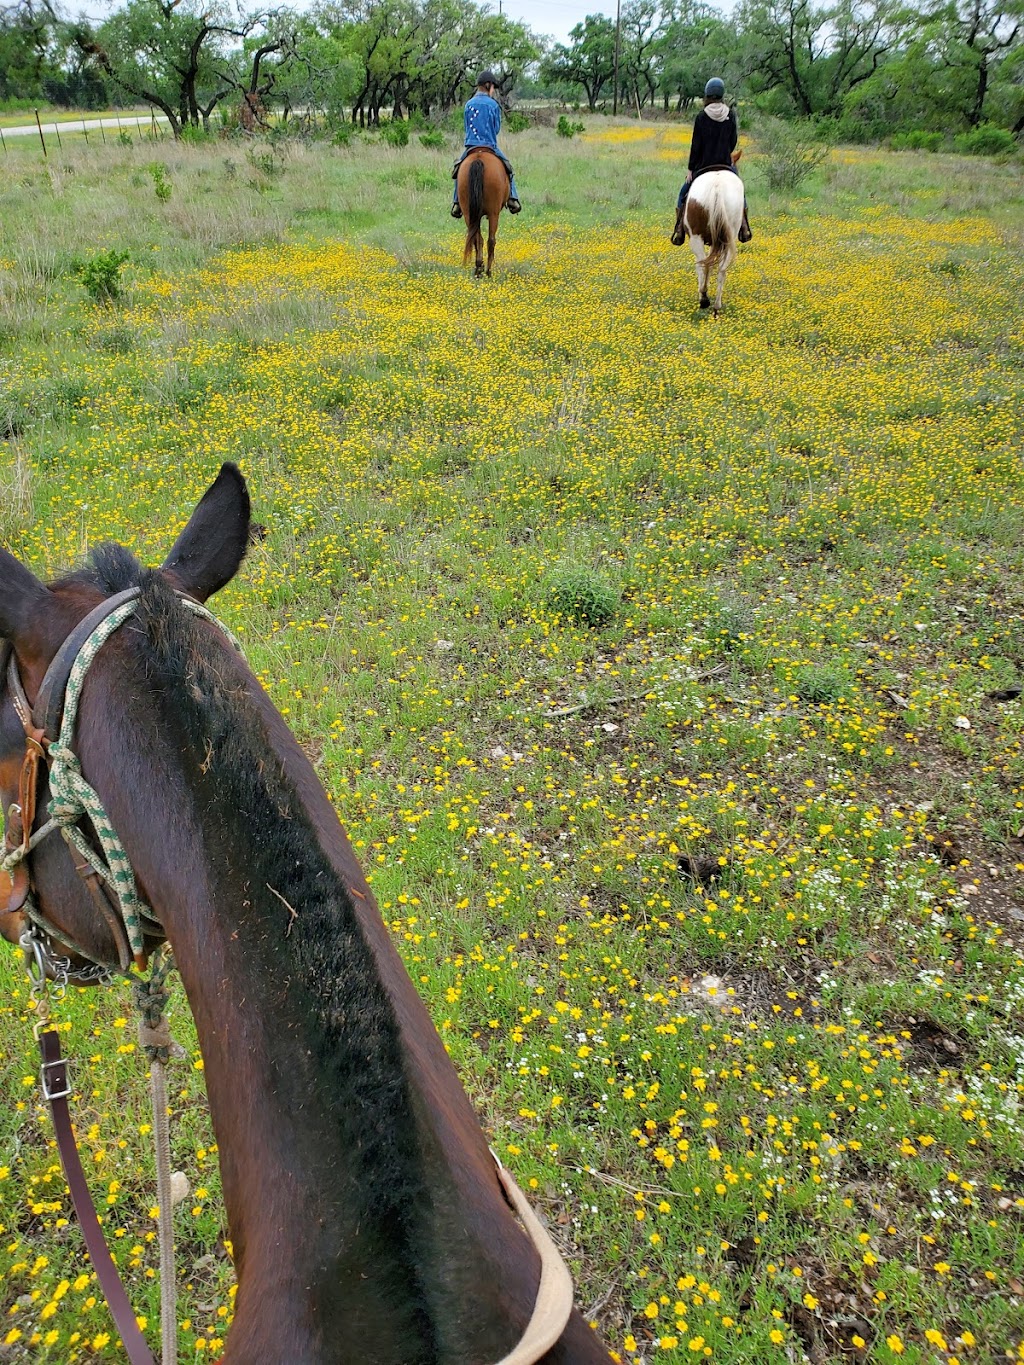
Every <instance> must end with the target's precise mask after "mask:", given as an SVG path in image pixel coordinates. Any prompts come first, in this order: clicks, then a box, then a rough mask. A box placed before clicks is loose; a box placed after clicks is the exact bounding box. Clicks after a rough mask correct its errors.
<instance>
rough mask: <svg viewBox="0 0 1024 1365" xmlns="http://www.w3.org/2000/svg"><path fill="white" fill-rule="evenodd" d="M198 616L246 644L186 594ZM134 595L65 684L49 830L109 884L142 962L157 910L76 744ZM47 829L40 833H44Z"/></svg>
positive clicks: (94, 638) (54, 747) (82, 653)
mask: <svg viewBox="0 0 1024 1365" xmlns="http://www.w3.org/2000/svg"><path fill="white" fill-rule="evenodd" d="M179 600H180V601H181V603H182V605H183V606H185V607H187V608H188V610H189V611H191V612H192V614H193V615H194V616H199V617H201V618H202V619H203V620H206V621H210V622H211V623H212V624H213V625H215V626H217V628H218V629H219V630H221V631H223V633H224V634H225V635H226V636H227V637H228V639H229V640H230V641H231V643H232V644H233V645H234V647H235V649H236V650H238V652H239V653H240V654H241V653H242V646H241V645H240V644H239V642H238V640H236V639H235V637H234V635H232V634H231V632H230V631H229V630H227V629H226V628H225V627H224V626H223V625H221V623H220V622H219V621H218V620H217V618H216V617H215V616H214V615H213V613H212V612H210V611H207V609H206V608H205V607H204V606H203V605H202V604H201V603H199V602H195V601H193V600H192V599H191V598H188V597H181V598H180V599H179ZM136 605H137V601H136V599H134V598H133V599H132V600H131V601H130V602H125V603H124V604H123V605H122V606H120V607H118V608H117V609H116V611H112V612H111V613H110V615H109V616H107V617H106V618H105V619H104V620H103V621H101V622H100V624H99V625H98V626H97V627H96V629H95V630H94V631H93V633H92V634H91V635H90V636H89V638H88V639H87V640H86V642H85V644H83V646H82V648H81V649H80V650H79V651H78V655H77V656H76V658H75V662H74V663H73V664H72V666H71V672H70V674H69V676H68V682H67V688H66V690H65V693H64V716H63V719H62V721H61V726H60V735H59V736H58V739H57V742H56V743H55V744H51V745H50V765H51V766H50V804H49V808H48V810H49V814H50V816H51V820H50V822H49V824H48V825H47V826H46V832H49V830H50V829H51V828H54V827H56V828H59V829H60V832H61V834H62V835H63V836H64V838H65V839H66V840H67V842H68V843H69V844H72V845H73V846H74V847H75V848H76V849H77V850H78V852H79V853H80V854H81V855H82V857H83V858H84V859H85V860H86V862H87V863H88V864H89V866H90V867H91V868H92V869H93V871H94V872H95V873H96V875H97V876H99V877H102V878H103V880H104V881H105V882H106V883H107V884H108V885H109V886H110V887H111V889H112V890H113V891H114V894H115V895H116V896H117V899H118V903H119V904H120V906H121V916H122V918H123V919H124V927H125V929H126V931H127V934H128V943H129V945H130V947H131V951H132V955H133V956H134V958H135V961H136V963H137V964H138V965H139V966H142V964H143V962H144V961H145V950H144V946H143V937H142V917H143V916H146V917H147V918H148V919H153V918H154V916H153V913H152V911H151V910H150V908H149V906H148V905H147V904H146V903H145V901H143V900H142V899H141V898H140V896H139V893H138V888H137V886H136V884H135V873H134V872H133V871H132V865H131V862H130V861H129V859H128V855H127V854H126V853H125V851H124V845H123V844H122V843H121V840H120V839H119V838H118V837H117V831H116V830H115V829H114V827H113V825H112V824H111V823H110V820H109V818H108V816H107V813H106V811H105V810H104V809H103V803H102V802H101V801H100V798H99V796H98V795H97V794H96V791H95V789H94V788H93V787H92V786H90V784H89V783H88V782H87V781H86V780H85V778H84V776H83V775H82V764H81V761H80V760H79V757H78V755H77V754H76V753H75V751H74V749H73V748H72V744H73V743H74V738H75V724H76V722H77V719H78V703H79V701H80V700H81V695H82V686H83V684H84V682H85V678H86V674H87V673H88V672H89V668H90V666H91V665H92V662H93V660H94V659H95V658H96V655H97V654H98V653H99V651H100V649H101V648H102V647H103V645H104V644H105V643H106V642H107V640H109V639H110V637H111V635H113V634H114V632H115V631H116V630H118V629H119V627H120V626H122V625H123V624H124V622H125V621H126V620H127V619H128V617H129V616H131V615H132V613H133V612H134V611H135V608H136ZM83 815H87V816H88V817H89V819H90V820H91V821H92V824H93V828H94V829H95V831H96V834H97V837H98V838H99V841H100V847H101V848H102V850H103V856H102V857H100V856H98V855H97V854H96V852H95V851H94V849H93V848H92V846H91V845H90V844H89V842H88V841H87V839H86V838H85V835H84V834H83V833H82V831H81V830H80V829H79V828H78V821H79V820H80V819H81V818H82V816H83ZM42 834H43V831H42V830H40V831H39V835H40V837H42Z"/></svg>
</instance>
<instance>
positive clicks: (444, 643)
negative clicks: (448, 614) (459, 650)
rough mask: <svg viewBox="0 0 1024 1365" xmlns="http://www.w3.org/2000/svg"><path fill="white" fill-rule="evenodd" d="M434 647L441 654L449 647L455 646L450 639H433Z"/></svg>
mask: <svg viewBox="0 0 1024 1365" xmlns="http://www.w3.org/2000/svg"><path fill="white" fill-rule="evenodd" d="M434 648H435V649H436V650H438V651H440V653H442V654H443V653H445V652H446V651H447V650H449V649H454V648H455V646H454V645H453V644H452V642H451V640H435V641H434Z"/></svg>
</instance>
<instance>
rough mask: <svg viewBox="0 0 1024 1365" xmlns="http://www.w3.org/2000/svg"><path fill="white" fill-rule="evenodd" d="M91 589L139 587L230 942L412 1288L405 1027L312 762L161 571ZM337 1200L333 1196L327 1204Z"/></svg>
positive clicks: (112, 553)
mask: <svg viewBox="0 0 1024 1365" xmlns="http://www.w3.org/2000/svg"><path fill="white" fill-rule="evenodd" d="M85 573H86V577H87V578H88V580H89V581H92V582H96V581H97V580H101V581H102V582H104V583H105V584H111V585H113V584H114V583H117V584H122V583H125V580H126V579H127V580H128V581H127V583H126V585H127V586H133V585H134V584H133V582H132V579H133V578H134V581H135V582H137V583H138V584H139V586H140V587H141V589H142V591H141V594H140V597H139V603H138V613H139V616H140V618H141V619H142V621H143V622H144V624H145V626H146V630H145V632H141V631H136V632H123V633H122V634H121V636H120V639H121V640H122V641H123V642H125V647H127V648H129V649H132V650H135V651H141V657H140V658H139V662H140V663H141V665H142V668H143V670H144V676H145V679H146V685H147V687H148V689H149V690H150V692H151V693H152V695H153V696H154V698H155V699H156V704H157V706H158V707H159V709H160V718H161V726H162V727H166V731H167V733H168V734H169V736H170V738H171V743H172V744H173V745H174V747H175V748H176V749H177V750H178V752H180V753H182V755H183V756H184V761H183V765H182V766H183V769H184V772H185V780H186V783H187V785H188V788H189V791H190V793H191V795H192V797H193V799H194V801H195V806H196V816H197V819H198V820H199V821H200V822H201V827H202V830H203V838H204V843H205V845H206V849H207V857H208V859H209V861H210V864H211V865H213V866H217V867H218V868H229V869H231V871H230V873H228V874H227V875H229V876H233V877H234V878H235V880H236V881H237V895H234V894H233V895H232V896H231V898H230V901H229V904H230V905H231V910H232V912H233V913H235V914H236V916H237V923H236V924H233V925H232V926H231V927H232V929H233V930H234V931H235V932H236V933H237V934H238V935H239V936H240V938H241V941H242V942H243V943H244V944H245V953H246V957H247V962H248V963H249V964H250V966H251V970H252V971H253V973H254V975H255V976H256V978H257V980H258V981H259V982H260V989H261V990H264V989H265V990H266V991H267V992H268V993H272V994H273V995H274V996H275V997H276V998H278V999H280V1001H281V1008H282V1010H283V1011H285V1012H286V1015H285V1017H287V1018H291V1019H294V1018H300V1019H301V1020H302V1021H303V1027H304V1028H305V1029H306V1030H307V1035H306V1036H307V1046H308V1047H309V1049H310V1052H309V1065H310V1067H311V1068H312V1069H314V1070H315V1072H316V1089H317V1094H318V1098H319V1100H320V1101H322V1102H323V1103H324V1104H325V1105H326V1106H327V1108H328V1109H329V1111H330V1116H331V1125H332V1128H333V1131H335V1132H336V1133H337V1135H338V1138H339V1140H340V1141H341V1142H343V1143H344V1144H345V1146H346V1150H347V1151H348V1153H349V1155H350V1156H351V1157H354V1158H355V1159H356V1160H357V1161H358V1169H359V1176H358V1182H357V1183H358V1187H359V1189H358V1195H356V1196H353V1195H352V1192H351V1191H347V1192H346V1197H347V1198H349V1199H350V1200H352V1199H353V1198H354V1199H355V1201H356V1202H358V1201H362V1202H363V1205H364V1207H365V1209H366V1210H367V1211H372V1212H373V1213H374V1215H375V1216H376V1218H377V1219H378V1220H379V1219H380V1217H381V1213H382V1211H384V1215H385V1217H386V1219H387V1221H388V1226H389V1240H390V1243H391V1245H390V1248H389V1250H388V1251H386V1252H385V1255H391V1256H392V1257H394V1259H395V1260H396V1261H397V1262H398V1263H399V1264H400V1267H401V1273H403V1274H404V1275H405V1276H406V1282H407V1283H409V1284H410V1285H411V1284H413V1283H415V1282H416V1278H417V1277H416V1265H417V1260H418V1259H419V1258H418V1256H417V1255H416V1254H414V1252H415V1248H414V1245H413V1242H414V1238H415V1230H414V1228H413V1226H412V1218H411V1215H410V1213H409V1210H412V1209H415V1208H416V1207H420V1208H422V1207H423V1202H424V1190H423V1189H422V1187H421V1184H420V1180H419V1177H418V1176H417V1175H416V1169H417V1168H416V1162H415V1161H414V1160H413V1159H412V1157H413V1153H414V1150H415V1123H414V1121H413V1108H412V1103H411V1098H410V1091H409V1087H408V1084H407V1080H406V1073H405V1067H404V1059H403V1055H402V1050H401V1040H400V1034H399V1029H398V1024H397V1021H396V1018H395V1013H394V1009H393V1006H392V1003H391V1000H390V998H389V996H388V994H387V990H386V988H385V985H384V983H383V982H382V980H381V977H380V971H379V968H378V967H377V964H376V962H375V960H374V958H373V955H372V952H371V949H370V947H369V945H368V943H367V941H366V938H365V937H364V934H363V932H362V930H361V926H360V922H359V917H358V915H357V913H356V910H355V906H354V902H353V900H352V897H351V896H350V894H349V892H348V889H347V887H346V885H345V883H344V881H343V880H342V878H341V876H340V875H339V873H338V871H337V869H336V867H335V866H334V864H333V863H332V862H331V860H330V859H329V857H328V856H327V854H326V853H325V851H324V848H323V846H322V845H321V842H320V838H319V837H318V835H317V832H316V828H315V825H314V821H313V817H312V814H311V813H310V811H309V810H308V809H307V807H306V802H305V798H304V797H303V795H302V793H301V790H300V786H301V784H300V782H299V781H298V780H297V779H298V777H299V775H300V773H301V772H302V770H303V769H304V766H305V763H304V760H303V758H302V756H301V752H300V751H298V746H297V744H295V741H294V740H292V739H291V736H290V734H289V732H288V731H287V728H286V727H285V725H284V722H283V721H280V718H279V717H277V716H276V712H275V711H274V709H273V707H272V704H271V703H270V701H269V699H267V698H266V696H265V694H264V693H263V691H262V689H261V688H260V686H259V683H258V682H257V681H256V680H255V678H254V677H253V676H252V674H251V673H250V672H249V670H248V669H247V668H246V667H245V665H244V664H243V663H242V662H241V660H239V659H238V657H237V655H236V654H235V653H234V651H233V650H232V648H231V645H230V643H229V642H228V641H227V640H226V639H225V640H223V646H222V647H221V648H216V647H212V645H211V642H212V640H213V639H215V638H216V636H217V635H218V634H219V632H218V631H217V628H216V627H215V626H213V625H212V624H210V623H209V622H207V621H203V620H200V619H197V618H196V617H195V616H194V615H193V614H192V613H191V612H189V611H188V610H187V608H185V607H184V606H183V605H182V603H181V601H180V600H179V599H178V597H177V595H176V594H175V592H174V590H173V589H172V587H171V586H170V585H169V583H168V582H167V580H166V579H165V578H164V577H163V575H162V574H161V573H160V572H159V571H156V570H146V569H140V568H139V566H138V564H137V562H136V561H134V559H133V557H132V556H131V555H129V554H128V552H127V551H123V550H120V547H116V546H114V547H103V549H102V550H101V551H97V552H96V554H95V555H94V556H93V561H92V564H91V566H90V567H89V569H87V570H86V571H85ZM275 732H276V733H275ZM292 746H294V748H293V749H292ZM290 749H292V751H291V752H289V750H290ZM324 799H325V801H326V797H325V798H324ZM222 913H225V914H226V913H228V908H227V905H224V906H223V908H222ZM278 1095H279V1097H280V1099H281V1102H282V1105H283V1106H284V1107H285V1108H290V1109H302V1108H303V1107H305V1106H308V1104H309V1098H310V1096H309V1090H308V1077H305V1076H303V1075H293V1074H283V1075H282V1076H281V1078H280V1081H279V1084H278ZM331 1197H332V1192H331V1191H329V1190H325V1192H324V1198H325V1201H327V1202H329V1201H330V1199H331ZM350 1207H351V1205H350ZM356 1221H357V1222H358V1217H357V1220H356Z"/></svg>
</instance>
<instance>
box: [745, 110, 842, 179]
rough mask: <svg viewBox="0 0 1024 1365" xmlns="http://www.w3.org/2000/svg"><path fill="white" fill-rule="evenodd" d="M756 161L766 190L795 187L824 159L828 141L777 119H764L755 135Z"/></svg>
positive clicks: (827, 152) (827, 150)
mask: <svg viewBox="0 0 1024 1365" xmlns="http://www.w3.org/2000/svg"><path fill="white" fill-rule="evenodd" d="M757 148H758V151H759V152H760V153H761V158H760V165H761V170H762V172H763V174H764V178H765V181H766V183H767V185H768V188H769V189H770V190H795V189H796V187H797V186H798V185H800V184H802V183H803V182H804V180H806V179H807V177H808V176H809V175H810V174H811V172H812V171H814V170H816V169H817V167H818V166H820V165H821V163H822V162H823V161H824V160H826V158H827V157H828V154H829V150H830V148H829V144H828V143H827V142H820V141H818V140H817V139H815V138H814V137H812V136H808V134H807V133H806V132H805V131H803V130H802V129H798V128H794V127H791V126H790V125H789V124H788V123H783V122H782V120H781V119H771V120H770V121H767V122H765V123H764V124H763V125H762V127H761V130H760V132H759V133H758V137H757Z"/></svg>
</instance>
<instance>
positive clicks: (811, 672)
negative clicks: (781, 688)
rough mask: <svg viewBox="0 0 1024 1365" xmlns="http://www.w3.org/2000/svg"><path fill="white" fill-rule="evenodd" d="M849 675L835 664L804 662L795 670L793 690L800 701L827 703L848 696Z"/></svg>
mask: <svg viewBox="0 0 1024 1365" xmlns="http://www.w3.org/2000/svg"><path fill="white" fill-rule="evenodd" d="M851 685H852V684H851V680H850V675H849V673H847V671H846V669H845V668H839V667H837V666H836V665H835V664H805V665H804V666H803V667H802V668H798V669H797V670H796V677H795V679H794V682H793V691H794V692H795V693H796V695H797V696H798V697H799V698H800V700H801V701H807V702H811V703H812V704H814V705H819V706H820V705H827V704H829V703H831V702H836V701H841V700H842V698H843V697H846V696H849V694H850V688H851Z"/></svg>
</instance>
